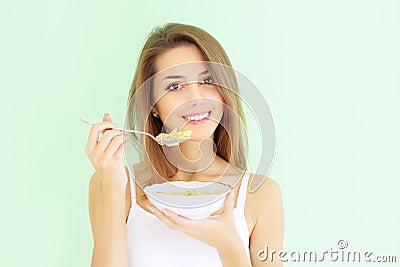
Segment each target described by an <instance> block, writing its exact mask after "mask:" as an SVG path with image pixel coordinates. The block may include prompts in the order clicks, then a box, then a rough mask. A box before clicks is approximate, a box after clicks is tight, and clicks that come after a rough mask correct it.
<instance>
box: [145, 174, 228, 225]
mask: <svg viewBox="0 0 400 267" xmlns="http://www.w3.org/2000/svg"><path fill="white" fill-rule="evenodd" d="M188 190H195V191H196V192H198V193H200V194H199V195H185V193H187V192H188ZM216 190H217V191H216ZM231 190H232V187H231V186H230V185H226V184H223V183H219V182H198V181H190V182H185V181H176V182H165V183H161V184H153V185H151V186H146V187H144V188H143V191H144V192H145V194H146V195H147V198H148V199H149V200H150V202H151V204H153V205H154V206H156V207H157V208H158V209H160V210H163V209H168V210H171V211H173V212H175V213H177V214H179V215H181V216H185V217H187V218H190V219H197V220H199V219H205V218H208V217H209V216H210V215H211V214H212V213H214V212H215V211H217V210H219V209H220V208H221V207H222V206H223V205H224V200H225V197H226V195H227V194H228V193H229V192H230V191H231ZM172 192H173V193H175V194H173V193H172ZM204 192H209V193H211V194H204Z"/></svg>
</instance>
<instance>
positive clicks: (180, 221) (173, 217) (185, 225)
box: [163, 210, 198, 230]
mask: <svg viewBox="0 0 400 267" xmlns="http://www.w3.org/2000/svg"><path fill="white" fill-rule="evenodd" d="M163 212H164V213H165V214H166V215H167V216H168V219H169V220H170V221H171V222H172V223H174V224H175V225H178V226H179V228H180V229H182V230H185V229H192V228H193V227H196V226H197V225H196V224H197V222H198V221H196V220H191V219H188V218H186V217H183V216H180V215H178V214H176V213H175V212H173V211H170V210H163Z"/></svg>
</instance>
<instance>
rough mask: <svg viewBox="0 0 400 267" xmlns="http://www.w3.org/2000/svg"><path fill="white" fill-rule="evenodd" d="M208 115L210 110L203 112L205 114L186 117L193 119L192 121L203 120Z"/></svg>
mask: <svg viewBox="0 0 400 267" xmlns="http://www.w3.org/2000/svg"><path fill="white" fill-rule="evenodd" d="M207 116H208V112H206V113H203V114H199V115H196V116H185V118H186V119H188V120H191V121H199V120H202V119H204V118H206V117H207Z"/></svg>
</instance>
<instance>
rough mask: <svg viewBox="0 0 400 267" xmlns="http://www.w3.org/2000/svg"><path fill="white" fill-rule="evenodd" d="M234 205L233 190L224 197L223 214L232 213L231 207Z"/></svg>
mask: <svg viewBox="0 0 400 267" xmlns="http://www.w3.org/2000/svg"><path fill="white" fill-rule="evenodd" d="M234 207H235V198H234V192H233V190H232V191H231V192H230V193H229V194H228V195H227V196H226V197H225V202H224V214H231V213H233V209H234Z"/></svg>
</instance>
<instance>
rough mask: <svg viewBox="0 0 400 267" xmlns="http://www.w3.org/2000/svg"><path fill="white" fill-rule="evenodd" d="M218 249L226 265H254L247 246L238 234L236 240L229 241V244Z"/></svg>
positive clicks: (225, 266) (245, 266)
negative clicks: (247, 251)
mask: <svg viewBox="0 0 400 267" xmlns="http://www.w3.org/2000/svg"><path fill="white" fill-rule="evenodd" d="M217 250H218V254H219V257H220V259H221V262H222V265H223V266H224V267H237V266H241V267H251V266H252V265H251V263H250V259H249V257H248V255H247V253H246V248H245V247H244V246H243V243H242V240H241V239H240V237H239V236H237V238H236V240H232V241H231V242H229V245H227V246H225V247H224V248H219V249H217Z"/></svg>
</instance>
